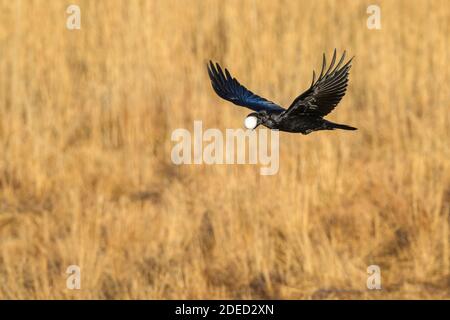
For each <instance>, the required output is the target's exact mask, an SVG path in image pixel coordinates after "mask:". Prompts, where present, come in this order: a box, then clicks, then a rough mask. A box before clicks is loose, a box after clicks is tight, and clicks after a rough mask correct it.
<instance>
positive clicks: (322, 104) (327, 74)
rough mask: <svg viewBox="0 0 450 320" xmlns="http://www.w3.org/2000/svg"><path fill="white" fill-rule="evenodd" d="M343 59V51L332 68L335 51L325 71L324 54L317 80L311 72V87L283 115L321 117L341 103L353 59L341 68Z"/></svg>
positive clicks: (334, 60)
mask: <svg viewBox="0 0 450 320" xmlns="http://www.w3.org/2000/svg"><path fill="white" fill-rule="evenodd" d="M344 59H345V51H344V53H343V55H342V57H341V59H340V60H339V62H338V64H337V65H336V67H334V63H335V62H336V49H335V50H334V54H333V59H332V61H331V63H330V66H329V67H328V69H327V70H326V71H325V68H326V59H325V54H324V55H323V63H322V71H320V75H319V78H317V81H315V78H316V74H315V72H314V71H313V79H312V82H311V86H310V87H309V89H308V90H306V91H305V92H303V93H302V94H301V95H300V96H298V97H297V98H296V99H295V100H294V101H293V102H292V104H291V105H290V107H289V108H288V109H287V110H286V112H285V113H284V115H285V116H290V115H303V114H308V115H317V116H320V117H323V116H325V115H327V114H328V113H330V112H331V111H332V110H333V109H334V108H335V107H336V105H337V104H338V103H339V101H341V99H342V97H343V96H344V95H345V91H346V89H347V82H348V74H349V70H350V67H351V62H352V59H353V58H351V59H350V60H349V61H348V62H347V63H346V64H344V65H343V66H341V65H342V63H343V62H344ZM333 67H334V69H333Z"/></svg>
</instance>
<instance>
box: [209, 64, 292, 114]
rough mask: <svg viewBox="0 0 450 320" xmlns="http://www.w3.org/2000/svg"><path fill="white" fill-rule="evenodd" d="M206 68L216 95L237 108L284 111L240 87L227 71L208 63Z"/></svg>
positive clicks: (217, 65)
mask: <svg viewBox="0 0 450 320" xmlns="http://www.w3.org/2000/svg"><path fill="white" fill-rule="evenodd" d="M207 68H208V74H209V78H210V79H211V84H212V87H213V89H214V91H215V92H216V93H217V95H218V96H219V97H221V98H223V99H225V100H228V101H230V102H232V103H234V104H237V105H238V106H243V107H246V108H249V109H251V110H254V111H256V112H259V111H262V110H266V111H280V112H282V111H285V109H284V108H282V107H280V106H279V105H277V104H275V103H273V102H272V101H269V100H266V99H264V98H262V97H260V96H258V95H256V94H254V93H253V92H251V91H250V90H248V89H247V88H245V87H244V86H243V85H241V84H240V83H239V82H238V81H237V80H236V78H233V77H232V76H231V75H230V73H229V72H228V70H227V69H225V73H224V72H223V71H222V68H221V67H220V65H219V64H218V63H216V65H215V66H214V64H213V63H212V62H211V61H210V62H209V65H208V66H207Z"/></svg>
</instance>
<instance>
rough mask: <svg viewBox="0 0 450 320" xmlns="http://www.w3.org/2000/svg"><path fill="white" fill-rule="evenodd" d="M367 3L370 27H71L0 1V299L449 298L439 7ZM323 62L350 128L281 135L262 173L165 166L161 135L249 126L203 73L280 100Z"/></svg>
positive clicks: (310, 14)
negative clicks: (344, 68)
mask: <svg viewBox="0 0 450 320" xmlns="http://www.w3.org/2000/svg"><path fill="white" fill-rule="evenodd" d="M377 2H378V3H379V4H380V6H381V10H382V30H379V31H371V30H368V29H367V28H366V19H367V16H368V15H367V14H366V8H367V6H368V5H369V4H371V2H367V1H323V0H320V1H269V0H267V1H235V0H233V1H226V2H225V1H200V0H199V1H174V0H173V1H150V0H148V1H137V0H132V1H126V0H123V1H119V0H101V1H100V0H99V1H88V0H86V1H74V3H77V4H79V5H80V7H81V14H82V29H81V30H80V31H69V30H67V29H66V27H65V24H66V17H67V14H66V13H65V10H66V7H67V5H68V4H67V2H66V1H56V0H54V1H44V0H39V1H37V0H34V1H32V0H15V1H6V0H2V1H1V4H0V52H1V54H0V114H1V116H0V144H1V157H0V298H2V299H11V298H21V299H22V298H23V299H35V298H38V299H43V298H50V299H54V298H88V299H92V298H114V299H118V298H139V299H141V298H145V299H160V298H194V299H195V298H205V299H209V298H281V299H296V298H319V299H320V298H329V299H335V298H363V299H379V298H449V296H450V271H449V269H450V267H449V264H450V257H449V254H450V253H449V243H450V236H449V215H450V160H449V159H450V112H449V92H450V76H449V72H448V61H449V58H450V57H449V41H448V40H449V34H450V24H449V20H450V6H449V4H448V1H445V0H444V1H425V0H423V1H419V0H416V1H377ZM335 47H336V48H338V51H342V50H344V49H346V50H347V51H348V52H349V53H350V54H352V55H355V56H356V58H355V61H354V65H353V68H352V70H351V75H350V86H349V89H348V92H347V95H346V96H345V98H344V100H343V101H342V102H341V104H340V105H339V107H338V108H337V112H335V113H333V114H331V115H330V116H329V119H330V120H335V121H337V122H343V123H348V124H350V125H355V126H357V127H358V128H359V131H356V132H338V131H335V132H320V133H313V134H311V135H308V136H301V135H293V134H281V135H280V145H281V150H280V171H279V173H278V174H277V175H275V176H260V175H259V166H250V165H235V166H226V165H223V166H207V165H203V166H199V165H197V166H194V165H192V166H175V165H173V164H172V163H171V160H170V150H171V148H172V146H173V143H172V142H171V140H170V135H171V132H172V131H173V130H174V129H176V128H180V127H186V128H192V124H193V120H197V119H198V120H202V121H203V125H204V127H217V128H220V129H225V128H240V127H242V119H243V117H244V116H245V115H246V114H247V113H248V110H243V109H239V108H237V107H234V106H232V105H231V104H229V103H226V102H224V101H222V100H220V99H219V98H218V97H217V96H216V95H215V94H214V93H213V91H212V89H211V87H210V84H209V81H208V78H207V74H206V70H205V62H206V60H207V59H210V58H211V59H214V60H216V61H219V62H221V63H223V64H224V65H226V66H227V67H229V68H230V70H231V71H232V72H233V73H234V75H235V76H236V77H237V78H238V79H240V80H241V81H242V82H243V83H244V84H245V85H247V86H248V87H249V88H251V89H253V90H254V91H256V92H257V93H261V94H264V95H265V96H267V97H268V98H269V99H272V100H274V101H276V102H279V103H281V104H284V105H288V104H289V103H290V102H291V100H292V99H293V98H294V97H296V95H297V94H298V93H300V92H301V91H302V90H303V89H305V88H306V86H307V85H309V83H310V80H311V78H310V77H311V72H312V68H315V69H318V68H319V67H320V63H321V54H322V52H327V53H328V54H331V52H332V49H333V48H335ZM71 264H77V265H79V266H80V267H81V272H82V280H81V286H82V288H81V290H78V291H71V290H68V289H66V276H67V275H66V274H65V270H66V268H67V266H69V265H71ZM371 264H377V265H379V266H380V267H381V272H382V286H383V290H381V291H378V292H374V291H369V290H367V288H366V279H367V273H366V268H367V266H368V265H371Z"/></svg>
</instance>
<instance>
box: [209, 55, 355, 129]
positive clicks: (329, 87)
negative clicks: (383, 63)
mask: <svg viewBox="0 0 450 320" xmlns="http://www.w3.org/2000/svg"><path fill="white" fill-rule="evenodd" d="M344 57H345V52H344V54H343V55H342V58H341V59H340V61H339V63H338V64H337V66H336V67H335V68H334V69H333V66H334V63H335V61H336V50H335V51H334V55H333V59H332V62H331V63H330V66H329V67H328V69H327V70H326V71H325V66H326V60H325V55H324V57H323V64H322V71H321V72H320V76H319V77H318V79H317V81H315V73H314V72H313V81H312V83H311V86H310V87H309V88H308V90H306V91H305V92H304V93H302V94H301V95H300V96H298V97H297V98H296V99H295V100H294V101H293V102H292V104H291V106H290V107H289V108H288V109H284V108H282V107H281V106H279V105H277V104H275V103H273V102H271V101H268V100H266V99H264V98H262V97H260V96H258V95H256V94H254V93H253V92H251V91H249V90H248V89H246V88H245V87H244V86H242V85H241V84H240V83H239V82H238V81H237V80H236V79H235V78H233V77H232V76H231V75H230V73H229V72H228V70H227V69H225V73H224V72H223V71H222V69H221V67H220V66H219V64H216V66H214V64H213V63H212V62H210V65H209V67H208V73H209V77H210V79H211V83H212V86H213V89H214V91H215V92H216V93H217V94H218V95H219V96H220V97H221V98H223V99H225V100H228V101H230V102H232V103H234V104H236V105H239V106H244V107H247V108H249V109H252V110H254V111H255V112H253V113H251V114H249V115H248V116H247V118H246V121H245V125H246V127H247V128H248V129H254V128H256V127H257V126H258V125H263V126H265V127H267V128H269V129H275V130H280V131H286V132H300V133H302V134H309V133H311V132H313V131H318V130H334V129H343V130H356V128H353V127H350V126H347V125H344V124H338V123H333V122H330V121H328V120H325V119H324V118H323V117H324V116H325V115H327V114H328V113H330V112H331V111H332V110H333V109H334V108H335V107H336V105H337V104H338V103H339V101H340V100H341V98H342V97H343V96H344V94H345V90H346V88H347V82H348V71H349V69H350V67H351V65H350V62H351V59H350V60H349V61H348V62H347V63H346V64H345V65H343V66H342V67H341V65H342V63H343V61H344ZM324 72H325V73H324ZM248 120H251V121H248Z"/></svg>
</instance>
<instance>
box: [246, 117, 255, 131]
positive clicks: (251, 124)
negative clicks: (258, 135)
mask: <svg viewBox="0 0 450 320" xmlns="http://www.w3.org/2000/svg"><path fill="white" fill-rule="evenodd" d="M257 124H258V119H257V118H256V117H254V116H250V117H247V118H245V121H244V125H245V127H246V128H247V129H255V128H256V125H257Z"/></svg>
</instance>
